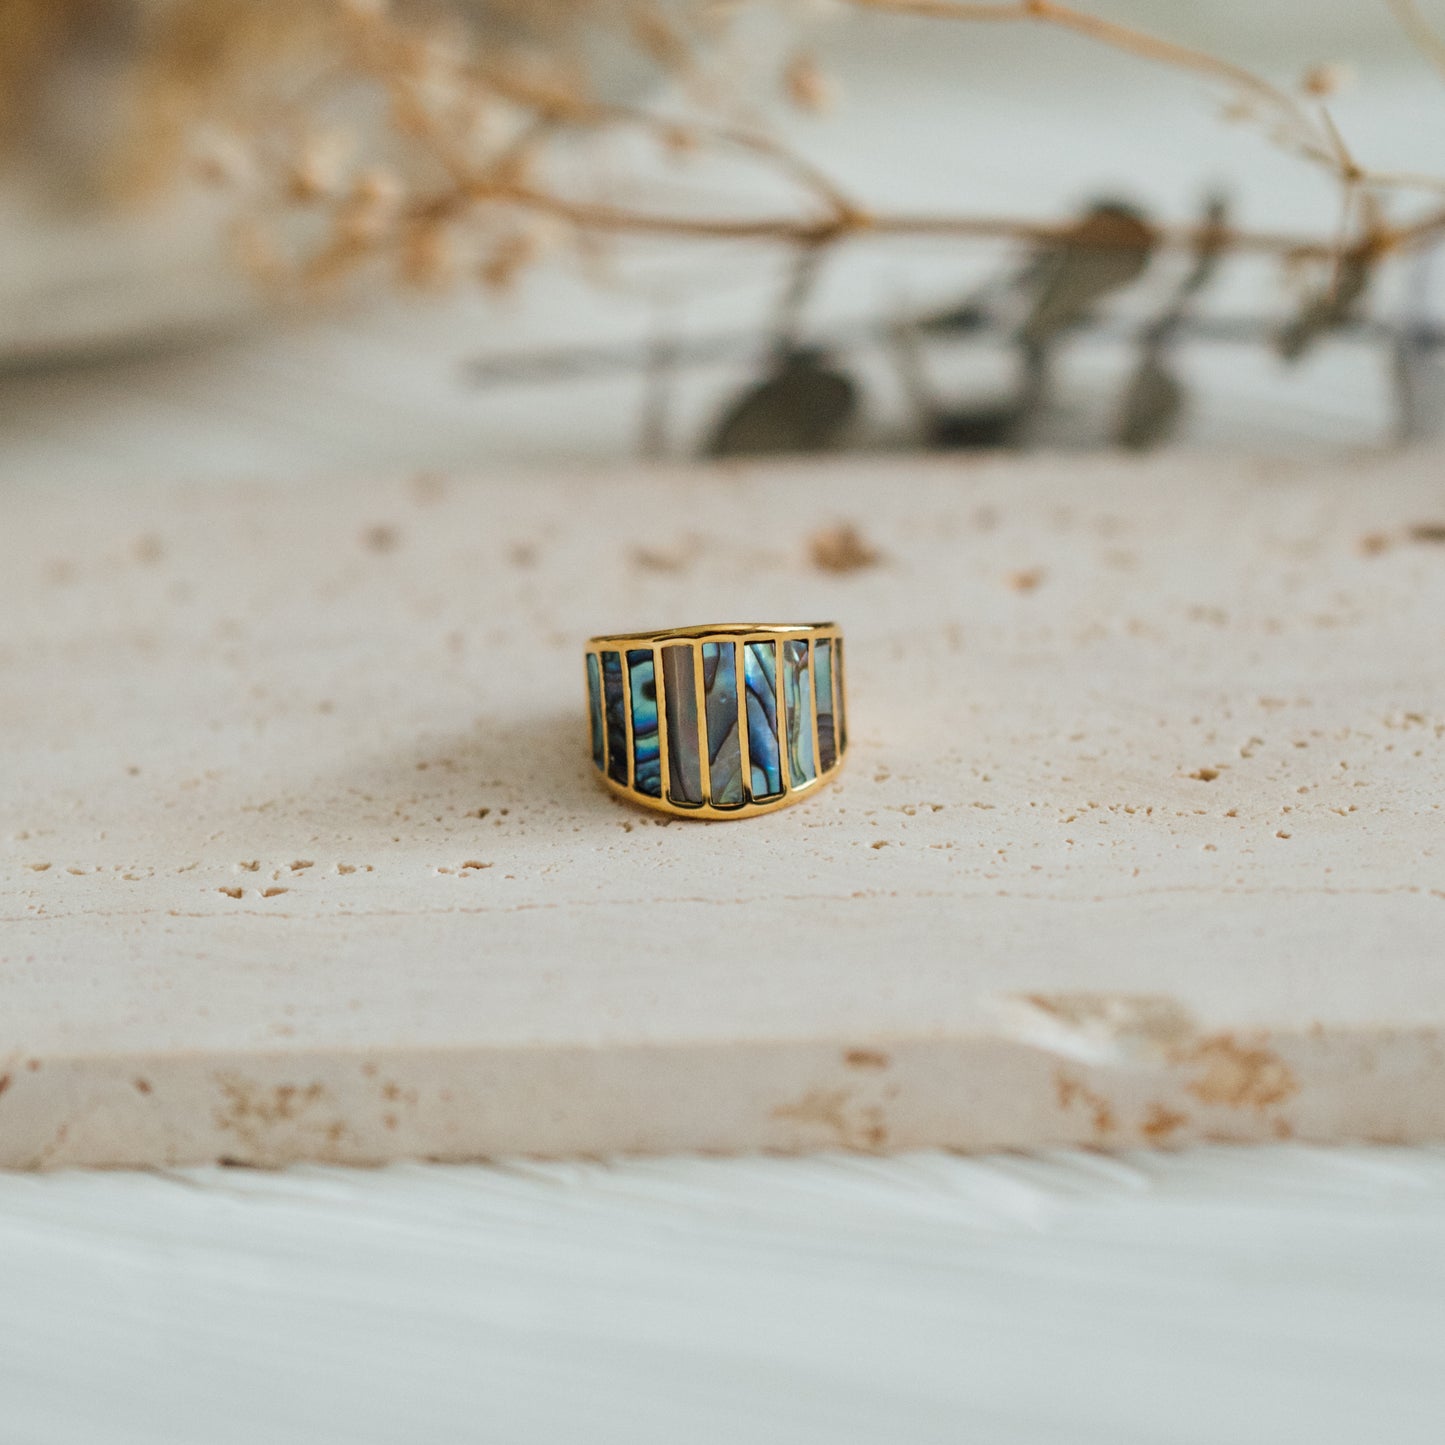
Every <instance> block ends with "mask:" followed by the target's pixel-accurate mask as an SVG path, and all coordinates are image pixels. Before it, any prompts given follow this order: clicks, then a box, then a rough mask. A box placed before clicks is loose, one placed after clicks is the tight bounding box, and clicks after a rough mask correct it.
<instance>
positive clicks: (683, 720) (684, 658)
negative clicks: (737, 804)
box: [662, 644, 703, 803]
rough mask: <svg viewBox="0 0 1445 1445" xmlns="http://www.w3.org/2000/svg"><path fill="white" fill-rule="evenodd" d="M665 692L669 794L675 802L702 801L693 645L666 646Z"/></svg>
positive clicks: (663, 678)
mask: <svg viewBox="0 0 1445 1445" xmlns="http://www.w3.org/2000/svg"><path fill="white" fill-rule="evenodd" d="M662 692H663V697H664V699H665V707H666V711H667V796H668V797H669V798H671V799H672V801H673V802H674V803H701V802H702V800H703V798H702V740H701V738H700V737H699V736H698V727H697V724H698V717H697V669H696V664H695V660H694V657H693V650H692V647H691V645H689V644H685V645H683V646H681V647H664V648H663V649H662Z"/></svg>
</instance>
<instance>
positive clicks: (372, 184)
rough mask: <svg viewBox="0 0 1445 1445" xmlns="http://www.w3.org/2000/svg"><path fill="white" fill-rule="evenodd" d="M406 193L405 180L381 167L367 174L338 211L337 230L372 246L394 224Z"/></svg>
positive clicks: (362, 176)
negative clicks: (403, 182) (403, 183)
mask: <svg viewBox="0 0 1445 1445" xmlns="http://www.w3.org/2000/svg"><path fill="white" fill-rule="evenodd" d="M404 194H405V191H404V188H403V186H402V183H401V181H400V180H399V179H398V178H397V176H395V175H394V174H393V173H392V172H391V171H388V170H385V169H383V168H382V167H380V166H374V167H372V168H371V169H370V170H367V171H363V172H362V173H361V175H359V176H357V178H356V179H355V181H353V182H352V185H351V191H350V194H349V195H348V196H347V197H346V199H345V201H344V202H343V204H342V205H341V207H340V208H339V209H338V211H337V212H336V231H337V233H338V234H339V235H341V236H345V237H347V238H348V239H350V240H352V241H356V242H359V243H363V244H366V243H370V242H373V241H376V240H377V239H378V238H380V237H381V236H382V235H384V234H385V233H386V232H387V231H388V230H389V229H390V228H391V226H392V224H393V223H394V221H395V219H396V216H397V212H398V209H399V207H400V205H401V201H402V198H403V196H404Z"/></svg>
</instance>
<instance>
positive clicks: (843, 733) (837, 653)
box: [833, 637, 848, 753]
mask: <svg viewBox="0 0 1445 1445" xmlns="http://www.w3.org/2000/svg"><path fill="white" fill-rule="evenodd" d="M833 666H834V667H835V668H836V669H837V670H838V713H837V727H838V751H839V752H840V753H841V752H842V751H843V750H844V749H845V748H846V747H847V746H848V719H847V717H846V716H845V715H844V712H843V693H844V683H845V681H846V679H845V677H844V675H843V639H842V638H841V637H835V638H834V639H833Z"/></svg>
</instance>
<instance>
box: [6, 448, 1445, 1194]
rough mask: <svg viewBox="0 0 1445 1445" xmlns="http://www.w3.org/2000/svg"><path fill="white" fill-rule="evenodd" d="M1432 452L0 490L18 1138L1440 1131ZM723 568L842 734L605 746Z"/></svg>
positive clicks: (772, 1143) (788, 1145)
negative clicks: (693, 784) (672, 635)
mask: <svg viewBox="0 0 1445 1445" xmlns="http://www.w3.org/2000/svg"><path fill="white" fill-rule="evenodd" d="M1442 475H1445V458H1441V457H1439V456H1417V457H1406V458H1400V459H1397V460H1394V461H1384V462H1380V461H1376V462H1359V463H1355V464H1351V465H1349V466H1342V467H1339V468H1337V469H1335V470H1324V469H1321V468H1319V467H1309V466H1303V465H1288V464H1285V463H1277V462H1276V463H1263V462H1253V463H1250V462H1228V461H1220V460H1218V459H1208V460H1205V459H1198V460H1156V461H1148V462H1135V461H1119V460H1115V459H1109V458H1096V459H1092V460H1087V461H1080V460H1078V459H1073V458H1070V459H1067V460H1065V459H1047V458H1045V459H1028V460H1022V461H1007V462H1005V461H998V462H994V461H987V462H968V463H965V462H957V461H912V460H906V459H887V460H876V461H858V462H849V463H837V462H828V463H810V464H799V465H766V466H764V465H758V466H750V467H745V468H744V467H736V468H728V469H717V470H698V471H691V472H687V473H685V474H683V475H679V474H676V473H654V474H643V475H638V474H636V473H627V474H614V475H593V474H584V473H577V474H573V475H569V476H555V477H549V478H546V479H538V478H536V477H528V478H494V477H487V478H470V479H469V478H462V477H457V478H435V477H427V478H420V479H416V480H411V481H405V480H402V481H366V480H360V479H358V480H357V481H356V482H354V483H352V484H349V485H330V484H327V485H310V486H308V485H303V484H301V483H299V482H290V483H284V484H283V483H276V484H270V485H261V484H256V485H249V486H232V487H225V488H185V487H181V488H175V489H160V488H156V489H146V488H141V489H135V488H131V489H125V490H116V491H106V490H101V489H94V488H82V487H72V488H60V489H50V488H46V487H42V486H39V485H34V486H19V487H16V488H13V489H12V490H11V491H10V493H9V494H8V496H7V508H8V510H7V518H6V525H5V527H4V528H3V530H0V759H3V763H0V1163H3V1164H6V1165H20V1166H41V1165H55V1164H61V1163H78V1162H89V1163H112V1164H113V1163H166V1162H173V1161H180V1160H206V1159H217V1158H227V1159H234V1160H240V1161H245V1162H252V1163H262V1164H274V1163H279V1162H283V1161H286V1160H290V1159H296V1158H322V1159H330V1160H343V1161H372V1160H380V1159H385V1158H390V1157H394V1156H399V1155H426V1156H435V1157H445V1158H466V1157H477V1156H483V1155H490V1154H500V1153H514V1152H523V1153H536V1154H569V1153H598V1152H604V1151H618V1150H620V1151H656V1150H676V1149H705V1150H740V1149H749V1148H769V1149H782V1150H801V1149H808V1148H811V1147H815V1146H823V1145H843V1146H846V1147H851V1148H858V1149H868V1150H873V1149H892V1148H898V1147H904V1146H911V1145H921V1144H944V1145H951V1146H956V1147H960V1148H966V1149H979V1148H984V1147H993V1146H1031V1145H1042V1144H1051V1143H1063V1142H1075V1143H1079V1142H1082V1143H1089V1144H1097V1145H1105V1146H1109V1145H1125V1144H1130V1143H1135V1142H1140V1141H1144V1142H1155V1143H1177V1142H1182V1141H1185V1140H1190V1139H1200V1138H1229V1139H1240V1140H1251V1139H1270V1138H1281V1137H1305V1138H1310V1139H1341V1138H1359V1139H1381V1138H1388V1139H1399V1140H1413V1139H1425V1138H1438V1137H1445V864H1442V851H1445V487H1442V484H1441V477H1442ZM760 510H766V511H767V513H768V514H769V515H770V516H772V517H774V518H775V519H776V522H775V525H774V527H773V528H772V529H771V530H770V532H769V537H770V539H771V538H776V541H775V542H774V541H771V540H770V542H769V543H768V544H767V545H765V546H762V547H759V545H758V543H757V529H756V526H755V524H754V520H753V519H755V518H756V516H757V514H758V512H759V511H760ZM636 515H645V516H647V517H648V518H649V519H650V527H651V532H652V534H653V535H654V536H655V538H656V545H655V547H654V548H653V549H652V550H651V551H649V552H648V553H638V552H637V551H635V550H634V549H633V548H632V547H631V546H630V545H629V542H628V539H627V537H626V536H625V535H623V533H622V531H621V529H620V527H619V525H618V524H617V523H616V521H615V520H614V519H615V518H617V517H631V516H636ZM792 519H803V520H801V521H798V522H796V523H794V522H793V520H792ZM842 525H852V526H854V527H856V529H857V530H858V533H859V535H860V537H861V538H862V540H863V541H864V542H866V544H867V545H866V548H864V549H861V550H860V553H859V556H860V558H866V559H867V560H866V561H865V560H860V561H859V563H858V564H857V565H856V566H852V567H850V568H845V569H842V570H839V569H837V568H836V567H821V566H819V565H818V563H817V562H816V560H815V553H814V549H813V548H812V547H811V545H810V543H811V540H812V538H813V537H814V535H815V534H816V533H817V532H819V531H822V530H824V529H829V528H837V527H839V526H842ZM698 539H705V542H701V541H699V540H698ZM664 551H665V552H666V553H667V555H668V556H669V557H670V558H673V557H675V558H676V559H677V560H676V561H675V563H674V562H670V563H669V565H668V566H666V567H659V566H657V565H656V560H655V554H656V553H658V552H664ZM728 617H737V618H753V617H764V618H769V619H777V620H787V619H794V618H796V619H801V620H807V619H811V618H814V617H836V619H837V620H838V622H839V623H840V624H841V626H842V627H843V628H844V630H845V631H846V634H847V637H848V656H847V666H848V687H849V702H850V713H849V725H850V739H849V741H850V756H849V759H848V761H847V763H846V764H845V765H844V768H843V771H842V773H841V775H840V777H839V778H838V780H837V781H836V782H835V783H834V784H833V785H832V786H831V787H830V788H828V789H827V790H826V791H824V792H822V793H820V794H819V795H818V796H817V797H815V798H813V799H810V800H808V801H807V802H805V803H803V804H801V805H799V806H798V807H797V808H794V809H789V810H786V811H784V812H781V813H778V814H776V815H771V816H762V817H758V818H756V819H751V820H747V821H742V822H730V823H718V824H711V825H708V824H699V823H695V822H689V821H686V820H676V819H671V818H668V817H665V816H662V815H656V814H652V813H648V812H646V811H644V810H641V809H637V808H634V807H632V806H630V805H628V804H627V803H626V802H624V801H622V800H620V799H617V798H614V797H612V796H610V795H609V794H608V793H607V791H606V790H605V788H604V787H603V786H602V784H601V782H600V781H599V780H598V779H597V777H596V776H595V771H594V769H593V767H592V765H591V758H590V753H589V723H588V716H587V704H586V695H585V689H584V687H583V685H582V675H583V674H582V661H581V659H582V648H583V646H584V643H585V640H586V638H587V637H588V636H589V635H591V634H593V633H597V632H616V631H621V630H624V629H634V628H635V629H646V628H652V627H658V626H664V625H676V624H685V623H688V622H692V621H695V620H697V619H699V618H728Z"/></svg>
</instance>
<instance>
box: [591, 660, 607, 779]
mask: <svg viewBox="0 0 1445 1445" xmlns="http://www.w3.org/2000/svg"><path fill="white" fill-rule="evenodd" d="M587 707H588V710H589V711H590V712H591V714H592V761H593V762H594V763H596V765H597V766H598V767H599V768H601V767H602V766H603V765H604V764H605V762H606V760H607V729H606V728H605V727H604V726H603V722H602V670H601V669H600V668H599V667H598V666H597V654H596V653H595V652H589V653H588V654H587Z"/></svg>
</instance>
